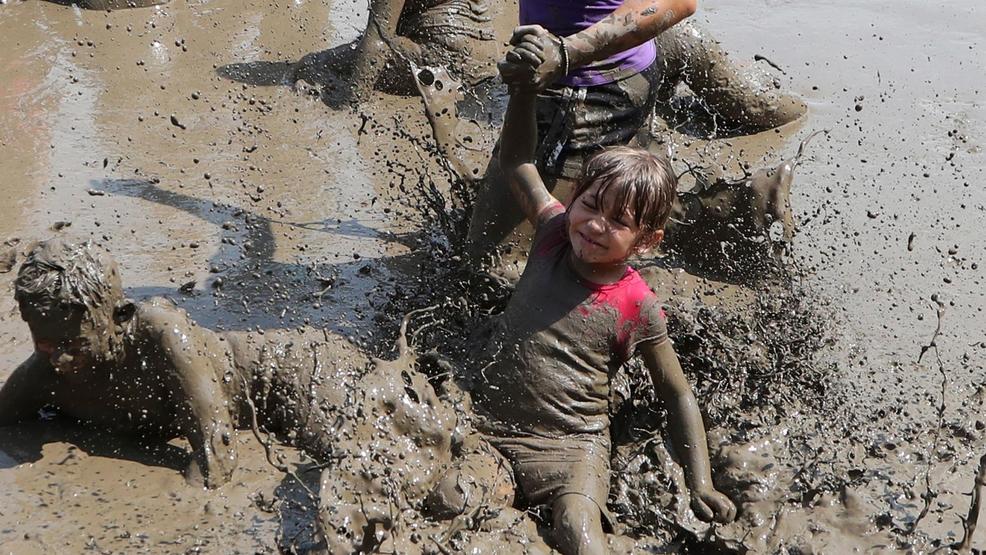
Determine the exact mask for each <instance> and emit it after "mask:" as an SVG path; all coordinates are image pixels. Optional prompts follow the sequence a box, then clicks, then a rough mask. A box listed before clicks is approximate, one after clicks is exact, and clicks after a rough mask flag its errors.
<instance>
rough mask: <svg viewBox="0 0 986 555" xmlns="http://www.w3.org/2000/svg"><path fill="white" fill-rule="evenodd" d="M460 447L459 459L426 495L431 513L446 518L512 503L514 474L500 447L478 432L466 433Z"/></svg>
mask: <svg viewBox="0 0 986 555" xmlns="http://www.w3.org/2000/svg"><path fill="white" fill-rule="evenodd" d="M457 451H458V452H457V453H456V460H455V461H454V462H453V463H452V465H451V467H450V468H449V469H448V470H447V471H446V472H445V473H444V474H442V476H441V477H440V478H439V480H438V483H436V484H435V487H434V488H432V490H431V491H430V492H429V493H428V497H427V498H426V499H425V511H426V513H427V514H428V515H429V516H431V517H432V518H436V519H440V520H445V519H451V518H454V517H456V516H459V515H465V514H471V513H473V512H476V511H479V510H481V509H483V508H490V507H509V506H511V505H513V502H514V487H515V484H514V479H513V474H512V471H511V467H510V463H509V462H508V461H507V459H506V458H505V457H504V456H503V455H502V454H500V452H499V451H497V450H496V449H495V448H493V446H492V445H490V444H489V443H487V442H486V441H484V440H482V439H481V438H480V437H479V436H477V435H475V434H472V435H469V436H467V437H466V438H465V441H464V442H463V444H462V445H461V446H460V447H459V449H458V450H457Z"/></svg>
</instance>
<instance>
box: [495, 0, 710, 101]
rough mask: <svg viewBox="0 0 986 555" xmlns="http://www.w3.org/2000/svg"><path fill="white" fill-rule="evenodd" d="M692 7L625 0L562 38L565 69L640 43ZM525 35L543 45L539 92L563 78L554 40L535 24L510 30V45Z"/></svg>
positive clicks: (671, 1)
mask: <svg viewBox="0 0 986 555" xmlns="http://www.w3.org/2000/svg"><path fill="white" fill-rule="evenodd" d="M696 7H697V0H625V1H624V2H623V4H621V5H620V7H618V8H616V9H615V10H614V11H613V13H611V14H609V15H608V16H606V17H604V18H603V19H601V20H599V21H598V22H596V23H595V24H593V25H592V26H590V27H587V28H586V29H583V30H582V31H579V32H578V33H576V34H574V35H571V36H569V37H565V47H566V52H567V54H568V66H569V70H572V69H575V68H577V67H582V66H585V65H589V64H591V63H592V62H596V61H599V60H603V59H606V58H608V57H610V56H612V55H613V54H616V53H618V52H623V51H624V50H629V49H630V48H633V47H635V46H638V45H640V44H643V43H645V42H647V41H649V40H651V39H653V38H654V37H656V36H657V35H660V34H661V33H663V32H664V31H665V30H667V29H669V28H671V27H672V26H674V25H675V24H676V23H678V22H679V21H681V20H683V19H685V18H687V17H689V16H691V15H692V14H693V13H695V9H696ZM525 35H529V36H533V37H536V40H537V41H538V42H540V43H541V44H542V45H544V52H545V60H544V63H543V64H541V66H540V67H539V68H538V71H537V77H536V82H535V84H536V86H537V87H538V88H539V89H541V88H544V87H546V86H548V85H550V84H551V83H553V82H555V80H557V79H559V78H560V77H563V75H562V72H564V67H563V66H564V60H563V58H562V52H561V43H560V41H559V40H558V37H555V36H554V35H552V34H551V33H549V32H548V31H547V30H545V29H544V28H543V27H541V26H539V25H522V26H520V27H518V28H517V29H516V30H515V31H514V35H513V38H512V39H511V43H512V44H515V45H516V44H517V43H518V42H519V41H520V37H522V36H525ZM549 44H551V45H552V47H550V48H549V47H548V45H549Z"/></svg>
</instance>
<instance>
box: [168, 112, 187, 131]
mask: <svg viewBox="0 0 986 555" xmlns="http://www.w3.org/2000/svg"><path fill="white" fill-rule="evenodd" d="M171 125H174V126H175V127H177V128H179V129H187V128H186V127H185V124H183V123H182V122H180V121H178V116H176V115H174V114H171Z"/></svg>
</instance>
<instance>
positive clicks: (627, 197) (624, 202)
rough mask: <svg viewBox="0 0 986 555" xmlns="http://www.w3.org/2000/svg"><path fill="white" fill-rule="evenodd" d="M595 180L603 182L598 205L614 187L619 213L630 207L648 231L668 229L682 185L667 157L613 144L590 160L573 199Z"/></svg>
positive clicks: (640, 223)
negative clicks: (667, 225) (679, 185)
mask: <svg viewBox="0 0 986 555" xmlns="http://www.w3.org/2000/svg"><path fill="white" fill-rule="evenodd" d="M595 183H599V188H598V189H597V190H596V199H595V200H596V205H597V206H602V204H601V202H602V198H603V195H605V194H606V192H607V191H609V190H610V189H611V188H612V191H613V193H614V194H615V197H614V200H615V201H616V202H615V204H614V206H613V209H614V210H616V213H618V214H622V213H624V212H626V211H627V210H628V209H629V212H630V214H631V215H632V216H633V221H634V223H635V224H636V225H637V227H639V228H640V230H641V231H642V232H644V233H652V232H654V231H658V230H660V229H664V225H665V224H666V223H667V222H668V217H669V216H670V215H671V206H672V204H673V203H674V199H675V195H676V193H677V189H678V178H677V177H676V176H675V174H674V170H673V169H671V163H670V162H668V160H667V158H664V157H660V156H655V155H653V154H651V153H650V152H648V151H646V150H644V149H641V148H632V147H628V146H614V147H609V148H606V149H604V150H601V151H599V152H597V153H596V154H594V155H593V156H592V157H590V158H589V159H588V160H586V162H585V165H584V167H583V169H582V176H581V177H580V178H579V180H578V181H577V182H576V184H575V192H574V193H573V194H572V199H573V200H574V199H577V198H579V197H580V196H582V194H583V193H585V192H586V191H587V190H588V189H589V188H590V187H591V186H592V185H593V184H595Z"/></svg>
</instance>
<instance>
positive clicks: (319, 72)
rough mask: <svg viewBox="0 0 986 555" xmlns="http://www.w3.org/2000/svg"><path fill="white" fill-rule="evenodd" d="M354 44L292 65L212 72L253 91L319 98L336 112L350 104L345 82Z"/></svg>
mask: <svg viewBox="0 0 986 555" xmlns="http://www.w3.org/2000/svg"><path fill="white" fill-rule="evenodd" d="M357 44H358V41H353V42H348V43H345V44H340V45H338V46H335V47H333V48H330V49H328V50H321V51H319V52H312V53H310V54H306V55H305V56H304V57H302V58H301V59H300V60H298V61H296V62H291V61H263V60H258V61H252V62H236V63H232V64H225V65H222V66H219V67H218V68H216V75H218V76H220V77H222V78H223V79H228V80H230V81H236V82H237V83H243V84H245V85H252V86H255V87H273V86H284V87H291V88H293V89H295V90H304V91H305V92H307V93H309V94H311V95H312V96H319V97H320V98H321V100H322V102H324V103H325V104H326V105H327V106H329V107H330V108H332V109H334V110H339V109H342V108H345V107H349V106H351V105H352V102H353V95H352V84H351V83H350V82H349V80H350V78H351V77H350V71H351V68H352V65H353V63H354V62H355V58H356V56H355V54H356V46H357ZM300 82H304V83H308V84H309V86H310V87H311V88H303V87H302V86H300V85H299V83H300Z"/></svg>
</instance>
